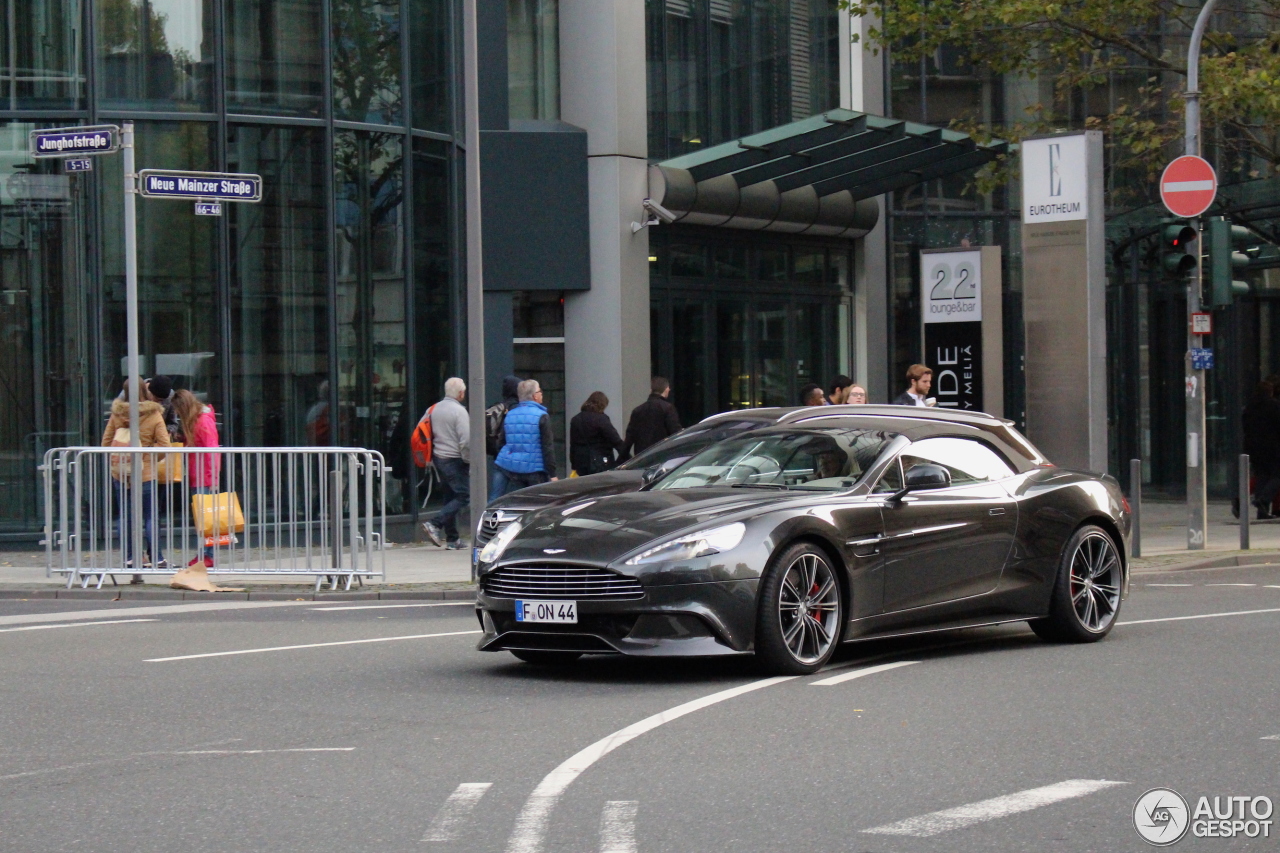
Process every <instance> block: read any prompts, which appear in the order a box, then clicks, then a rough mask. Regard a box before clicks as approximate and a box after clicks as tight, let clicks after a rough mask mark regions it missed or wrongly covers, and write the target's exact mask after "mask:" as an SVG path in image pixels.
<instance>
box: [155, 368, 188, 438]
mask: <svg viewBox="0 0 1280 853" xmlns="http://www.w3.org/2000/svg"><path fill="white" fill-rule="evenodd" d="M147 393H148V394H149V395H151V399H152V400H155V401H156V402H157V403H159V404H160V407H161V408H162V409H163V410H164V411H163V414H164V426H165V429H167V430H169V443H170V444H172V443H174V442H176V441H179V440H180V439H181V438H182V427H181V426H180V425H179V424H178V415H177V413H176V412H175V411H174V410H173V395H174V394H175V393H176V392H175V391H174V390H173V380H172V379H170V378H169V377H168V376H153V377H151V378H150V379H148V380H147Z"/></svg>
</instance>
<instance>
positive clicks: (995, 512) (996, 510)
mask: <svg viewBox="0 0 1280 853" xmlns="http://www.w3.org/2000/svg"><path fill="white" fill-rule="evenodd" d="M987 515H1004V507H1002V506H998V507H995V508H993V509H989V510H987Z"/></svg>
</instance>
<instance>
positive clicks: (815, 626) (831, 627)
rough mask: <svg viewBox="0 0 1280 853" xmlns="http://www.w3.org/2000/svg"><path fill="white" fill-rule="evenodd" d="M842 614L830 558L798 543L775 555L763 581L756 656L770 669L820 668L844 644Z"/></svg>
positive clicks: (790, 671) (805, 671)
mask: <svg viewBox="0 0 1280 853" xmlns="http://www.w3.org/2000/svg"><path fill="white" fill-rule="evenodd" d="M843 615H844V608H843V605H842V603H841V600H840V582H839V580H838V579H837V577H836V570H835V569H834V568H833V567H832V564H831V558H830V557H828V556H827V554H826V552H825V551H823V550H822V549H821V548H818V547H817V546H815V545H811V544H809V543H808V542H797V543H796V544H795V545H792V546H791V547H790V548H787V549H786V550H785V551H782V552H781V553H779V554H775V555H774V557H773V559H772V560H771V561H770V562H769V567H768V568H767V569H765V573H764V577H763V579H762V580H761V583H760V607H759V612H758V614H757V617H756V657H757V659H759V660H760V662H761V663H762V664H763V665H764V667H765V668H766V669H768V670H769V671H770V672H777V673H781V674H786V675H808V674H809V673H811V672H817V671H818V670H819V669H820V668H821V667H822V665H823V664H825V663H826V662H827V661H828V660H830V659H831V655H832V654H833V653H834V652H835V649H836V645H837V644H838V643H839V642H840V633H841V629H842V627H843V624H844V623H843V621H842V618H843Z"/></svg>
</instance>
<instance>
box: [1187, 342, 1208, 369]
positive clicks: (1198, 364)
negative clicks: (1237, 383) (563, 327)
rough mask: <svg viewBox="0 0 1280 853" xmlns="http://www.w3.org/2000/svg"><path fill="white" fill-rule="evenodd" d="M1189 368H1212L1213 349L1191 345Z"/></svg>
mask: <svg viewBox="0 0 1280 853" xmlns="http://www.w3.org/2000/svg"><path fill="white" fill-rule="evenodd" d="M1191 369H1192V370H1213V350H1211V349H1207V348H1204V347H1192V348H1191Z"/></svg>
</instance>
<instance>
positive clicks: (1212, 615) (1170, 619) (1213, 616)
mask: <svg viewBox="0 0 1280 853" xmlns="http://www.w3.org/2000/svg"><path fill="white" fill-rule="evenodd" d="M1255 613H1280V607H1271V608H1268V609H1266V610H1233V611H1231V612H1230V613H1201V614H1199V615H1198V616H1165V617H1164V618H1163V619H1135V620H1133V621H1132V622H1121V623H1119V624H1121V625H1149V624H1151V623H1152V622H1182V621H1185V620H1187V619H1217V618H1218V617H1219V616H1252V615H1253V614H1255Z"/></svg>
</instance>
